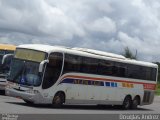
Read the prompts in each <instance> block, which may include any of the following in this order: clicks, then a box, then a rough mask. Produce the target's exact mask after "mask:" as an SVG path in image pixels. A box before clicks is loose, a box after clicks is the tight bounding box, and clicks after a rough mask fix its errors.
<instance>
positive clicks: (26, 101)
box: [23, 100, 33, 105]
mask: <svg viewBox="0 0 160 120" xmlns="http://www.w3.org/2000/svg"><path fill="white" fill-rule="evenodd" d="M23 101H24V102H25V103H27V104H28V105H32V104H33V102H31V101H28V100H23Z"/></svg>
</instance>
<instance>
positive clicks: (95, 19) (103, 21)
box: [0, 0, 160, 61]
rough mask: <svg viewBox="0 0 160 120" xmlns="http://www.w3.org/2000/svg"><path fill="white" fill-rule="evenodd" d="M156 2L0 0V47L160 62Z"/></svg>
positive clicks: (159, 6) (159, 20) (159, 16)
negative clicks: (126, 54) (55, 48)
mask: <svg viewBox="0 0 160 120" xmlns="http://www.w3.org/2000/svg"><path fill="white" fill-rule="evenodd" d="M159 11H160V1H159V0H0V43H9V44H15V45H19V44H28V43H42V44H50V45H63V46H69V47H85V48H92V49H97V50H102V51H108V52H113V53H117V54H122V53H123V51H124V48H125V47H126V46H128V47H129V48H130V49H131V50H132V51H133V52H134V53H135V51H136V50H137V51H138V56H137V57H138V59H139V60H143V61H160V12H159Z"/></svg>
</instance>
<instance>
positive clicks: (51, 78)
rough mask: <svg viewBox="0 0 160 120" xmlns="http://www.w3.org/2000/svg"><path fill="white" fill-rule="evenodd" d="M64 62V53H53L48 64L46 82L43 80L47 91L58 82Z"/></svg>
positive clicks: (43, 86) (45, 75)
mask: <svg viewBox="0 0 160 120" xmlns="http://www.w3.org/2000/svg"><path fill="white" fill-rule="evenodd" d="M62 62H63V54H62V53H52V54H50V56H49V63H47V66H46V70H45V74H44V80H43V85H42V88H43V89H47V88H49V87H51V86H52V85H54V84H55V82H56V81H57V80H58V78H59V76H60V74H61V69H62Z"/></svg>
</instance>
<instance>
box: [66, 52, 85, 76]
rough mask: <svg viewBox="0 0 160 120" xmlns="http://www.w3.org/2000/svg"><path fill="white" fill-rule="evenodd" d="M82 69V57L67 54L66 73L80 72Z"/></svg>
mask: <svg viewBox="0 0 160 120" xmlns="http://www.w3.org/2000/svg"><path fill="white" fill-rule="evenodd" d="M81 68H82V57H80V56H76V55H69V54H65V62H64V73H67V72H80V71H82V70H81Z"/></svg>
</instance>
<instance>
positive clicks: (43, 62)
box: [39, 60, 49, 72]
mask: <svg viewBox="0 0 160 120" xmlns="http://www.w3.org/2000/svg"><path fill="white" fill-rule="evenodd" d="M45 63H49V60H43V61H42V62H41V63H40V64H39V72H42V71H43V67H44V65H45Z"/></svg>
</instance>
